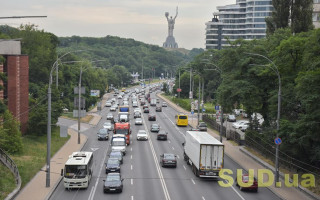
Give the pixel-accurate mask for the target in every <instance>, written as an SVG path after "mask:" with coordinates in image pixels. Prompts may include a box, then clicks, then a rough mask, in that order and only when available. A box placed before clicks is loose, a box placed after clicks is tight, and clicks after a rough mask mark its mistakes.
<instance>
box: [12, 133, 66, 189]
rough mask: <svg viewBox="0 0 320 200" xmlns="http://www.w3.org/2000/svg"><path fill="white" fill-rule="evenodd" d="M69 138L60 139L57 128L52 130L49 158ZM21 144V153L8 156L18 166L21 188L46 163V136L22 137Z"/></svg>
mask: <svg viewBox="0 0 320 200" xmlns="http://www.w3.org/2000/svg"><path fill="white" fill-rule="evenodd" d="M69 137H70V136H69V135H68V137H66V138H61V137H60V133H59V128H58V127H54V128H53V129H52V135H51V157H52V156H53V155H54V154H55V153H56V152H57V151H58V150H59V149H60V148H61V147H62V146H63V145H64V144H65V143H66V142H67V141H68V139H69ZM22 142H23V150H22V153H20V154H18V155H16V154H15V155H10V156H11V158H12V159H13V161H14V162H15V163H16V165H17V166H18V169H19V173H20V176H21V181H22V187H24V186H25V185H26V184H27V183H28V182H29V181H30V180H31V179H32V178H33V177H34V176H35V175H36V173H37V172H39V171H40V170H41V168H42V167H43V166H44V165H45V163H46V155H47V135H46V134H45V135H42V136H33V135H32V136H31V135H28V136H24V137H23V138H22Z"/></svg>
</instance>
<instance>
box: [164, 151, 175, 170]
mask: <svg viewBox="0 0 320 200" xmlns="http://www.w3.org/2000/svg"><path fill="white" fill-rule="evenodd" d="M160 164H161V166H162V167H174V168H176V167H177V156H176V155H174V154H173V153H164V154H161V155H160Z"/></svg>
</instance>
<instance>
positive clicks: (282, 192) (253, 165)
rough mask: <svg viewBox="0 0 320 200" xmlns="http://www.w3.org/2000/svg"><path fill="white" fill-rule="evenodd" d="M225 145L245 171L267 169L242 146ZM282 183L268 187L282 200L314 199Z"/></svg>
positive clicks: (228, 143) (217, 136)
mask: <svg viewBox="0 0 320 200" xmlns="http://www.w3.org/2000/svg"><path fill="white" fill-rule="evenodd" d="M157 95H158V96H159V97H160V98H162V99H164V100H165V101H167V103H168V104H169V105H170V106H171V107H173V108H175V109H176V110H177V111H178V112H183V113H189V111H187V110H184V109H183V108H181V107H179V106H177V105H176V104H174V103H172V102H171V101H170V100H168V99H167V98H166V97H164V96H162V95H161V94H157ZM197 123H198V120H197V119H196V118H195V119H193V120H192V122H191V120H189V125H190V126H192V127H196V126H197ZM208 133H209V134H210V135H212V136H213V137H215V138H217V139H219V137H220V136H219V133H218V132H217V131H215V130H212V129H208ZM223 144H224V145H225V153H226V155H227V156H228V157H230V158H231V159H232V160H234V161H235V162H236V163H238V164H239V165H240V166H241V167H242V168H243V169H245V170H248V169H254V171H255V174H256V172H257V170H258V169H265V167H264V166H262V165H260V164H259V163H257V162H256V161H255V160H254V159H252V157H251V156H248V155H247V154H245V153H243V152H242V151H241V148H242V147H241V146H234V145H233V144H232V143H231V142H229V141H227V140H226V139H225V138H223ZM262 162H263V161H262ZM266 179H267V177H264V179H263V180H264V182H266V181H267V180H266ZM280 181H281V185H282V187H281V188H276V187H275V186H274V184H273V185H272V186H270V187H268V188H269V189H270V190H271V191H272V192H273V193H275V194H276V195H278V196H279V197H280V198H282V199H287V200H295V199H297V200H301V199H303V200H307V199H310V200H311V199H313V198H311V197H310V196H308V195H306V194H305V193H303V192H301V191H299V190H298V189H297V188H293V187H291V188H289V187H285V184H284V180H282V179H280Z"/></svg>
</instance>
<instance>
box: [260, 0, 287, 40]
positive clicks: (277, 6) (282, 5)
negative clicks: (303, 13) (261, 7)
mask: <svg viewBox="0 0 320 200" xmlns="http://www.w3.org/2000/svg"><path fill="white" fill-rule="evenodd" d="M291 1H292V0H273V1H272V6H273V9H274V10H273V11H272V15H271V17H267V18H266V23H267V34H272V33H274V31H275V30H277V29H281V28H286V27H288V25H289V16H290V6H289V5H290V2H291Z"/></svg>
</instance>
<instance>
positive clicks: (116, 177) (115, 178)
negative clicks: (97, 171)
mask: <svg viewBox="0 0 320 200" xmlns="http://www.w3.org/2000/svg"><path fill="white" fill-rule="evenodd" d="M107 181H108V182H110V181H120V176H118V175H109V176H107Z"/></svg>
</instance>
